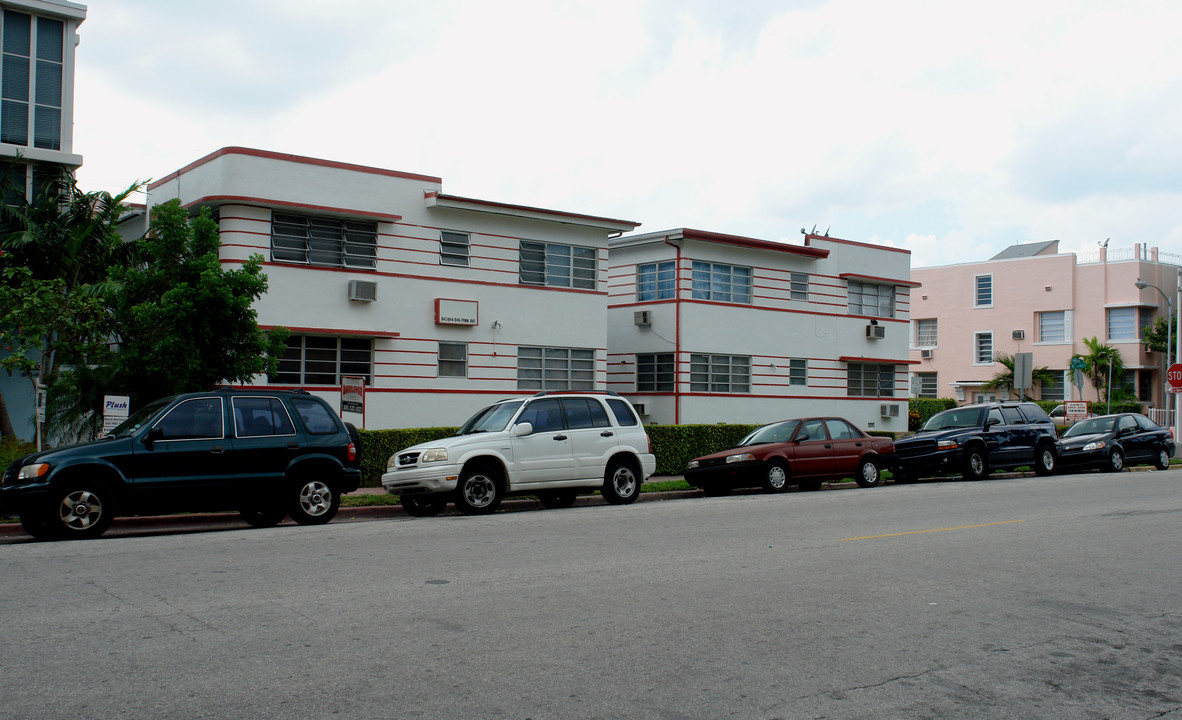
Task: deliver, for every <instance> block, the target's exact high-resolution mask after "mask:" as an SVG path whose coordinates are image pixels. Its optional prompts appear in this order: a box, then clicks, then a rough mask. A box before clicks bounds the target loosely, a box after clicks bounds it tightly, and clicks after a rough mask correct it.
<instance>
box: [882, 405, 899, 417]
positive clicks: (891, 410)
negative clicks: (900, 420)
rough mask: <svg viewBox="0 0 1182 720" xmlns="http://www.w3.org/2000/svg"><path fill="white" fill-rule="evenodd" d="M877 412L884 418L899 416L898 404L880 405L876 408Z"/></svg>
mask: <svg viewBox="0 0 1182 720" xmlns="http://www.w3.org/2000/svg"><path fill="white" fill-rule="evenodd" d="M878 413H879V415H881V416H882V417H884V418H893V417H899V406H898V405H880V406H879V408H878Z"/></svg>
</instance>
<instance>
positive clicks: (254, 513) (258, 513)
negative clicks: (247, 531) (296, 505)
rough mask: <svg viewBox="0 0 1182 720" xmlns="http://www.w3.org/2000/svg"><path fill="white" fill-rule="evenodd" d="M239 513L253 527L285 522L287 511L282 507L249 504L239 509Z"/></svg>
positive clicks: (270, 525) (265, 526) (271, 525)
mask: <svg viewBox="0 0 1182 720" xmlns="http://www.w3.org/2000/svg"><path fill="white" fill-rule="evenodd" d="M238 514H239V515H240V516H241V517H242V519H243V520H245V521H246V524H247V525H249V526H251V527H257V528H268V527H275V526H276V525H278V524H279V523H281V522H283V518H284V517H286V516H287V512H286V511H285V510H284V509H283V508H281V507H267V506H265V505H248V506H247V507H244V508H242V509H241V510H239V511H238Z"/></svg>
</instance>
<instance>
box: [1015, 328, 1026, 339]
mask: <svg viewBox="0 0 1182 720" xmlns="http://www.w3.org/2000/svg"><path fill="white" fill-rule="evenodd" d="M1024 337H1026V331H1025V330H1015V331H1014V339H1015V340H1021V339H1022V338H1024Z"/></svg>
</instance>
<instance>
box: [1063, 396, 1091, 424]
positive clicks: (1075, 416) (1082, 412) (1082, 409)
mask: <svg viewBox="0 0 1182 720" xmlns="http://www.w3.org/2000/svg"><path fill="white" fill-rule="evenodd" d="M1063 415H1064V416H1065V417H1066V418H1067V422H1077V421H1079V420H1083V419H1084V418H1086V417H1087V416H1088V404H1087V403H1086V402H1077V401H1074V400H1072V401H1070V402H1065V403H1063Z"/></svg>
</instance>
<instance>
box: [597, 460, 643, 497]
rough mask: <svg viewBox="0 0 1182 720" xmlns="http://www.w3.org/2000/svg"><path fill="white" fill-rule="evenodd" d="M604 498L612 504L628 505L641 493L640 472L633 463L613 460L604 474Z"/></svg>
mask: <svg viewBox="0 0 1182 720" xmlns="http://www.w3.org/2000/svg"><path fill="white" fill-rule="evenodd" d="M602 493H603V499H604V500H607V501H608V502H609V503H611V504H612V505H627V504H629V503H631V502H634V501H635V500H636V496H637V495H639V494H640V473H639V472H637V471H636V468H635V467H634V466H633V465H632V463H628V462H621V461H619V460H615V461H613V462H612V463H611V464H610V465H608V466H607V472H606V473H604V476H603V490H602Z"/></svg>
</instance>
